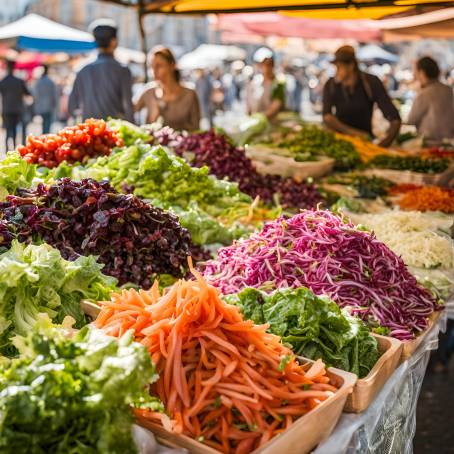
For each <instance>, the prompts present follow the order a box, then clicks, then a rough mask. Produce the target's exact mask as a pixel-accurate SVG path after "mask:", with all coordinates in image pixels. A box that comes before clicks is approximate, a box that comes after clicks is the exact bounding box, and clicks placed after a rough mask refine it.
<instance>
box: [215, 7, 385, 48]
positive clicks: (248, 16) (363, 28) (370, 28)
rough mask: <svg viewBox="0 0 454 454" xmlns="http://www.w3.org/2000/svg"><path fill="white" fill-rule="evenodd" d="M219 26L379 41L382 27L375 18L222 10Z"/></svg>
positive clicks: (269, 33) (237, 30) (283, 34)
mask: <svg viewBox="0 0 454 454" xmlns="http://www.w3.org/2000/svg"><path fill="white" fill-rule="evenodd" d="M216 28H217V29H218V30H220V31H222V32H227V33H232V34H246V33H251V34H255V35H259V36H276V37H287V38H289V37H292V38H293V37H294V38H304V39H313V38H317V39H355V40H357V41H363V42H364V41H379V40H380V39H381V35H382V34H381V32H380V29H379V28H378V27H377V25H376V24H375V22H374V21H371V20H358V21H353V20H349V21H346V20H344V21H342V20H323V19H305V18H295V17H286V16H282V15H280V14H277V13H240V14H220V15H218V16H217V23H216Z"/></svg>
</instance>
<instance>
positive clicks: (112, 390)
mask: <svg viewBox="0 0 454 454" xmlns="http://www.w3.org/2000/svg"><path fill="white" fill-rule="evenodd" d="M16 345H17V347H18V348H19V350H20V352H21V354H22V355H21V357H20V358H19V359H14V360H12V361H10V362H9V364H5V365H4V366H3V368H2V369H0V415H1V417H0V452H2V453H5V454H9V453H11V454H15V453H17V452H30V453H45V452H53V453H61V454H63V453H87V454H88V453H90V454H91V453H93V454H94V453H101V454H110V453H113V454H117V453H118V454H120V453H126V454H128V453H135V452H137V450H136V447H135V445H134V441H133V439H132V423H133V418H132V414H131V412H130V408H129V406H130V405H131V404H134V403H135V402H144V405H148V406H149V408H154V409H155V411H162V404H160V402H159V401H158V400H157V399H156V398H150V397H148V393H147V389H146V385H148V384H150V383H153V382H154V381H156V379H157V374H156V371H155V368H154V366H153V364H152V363H151V360H150V356H149V354H148V352H147V350H146V348H145V347H143V346H142V345H140V344H138V343H135V342H133V341H132V335H131V333H126V334H125V336H123V337H122V338H120V339H117V338H113V337H110V336H107V335H105V334H104V333H103V332H101V331H99V330H96V329H95V328H89V327H85V328H83V329H82V330H81V331H79V332H77V333H76V334H73V333H71V331H70V330H69V331H68V330H67V329H64V328H62V327H56V326H53V325H52V324H51V323H50V320H49V318H47V317H40V318H39V319H38V320H37V323H36V324H35V326H34V328H33V329H32V330H31V331H30V332H29V333H28V334H27V335H26V336H24V337H22V338H19V339H17V340H16ZM147 402H148V404H147Z"/></svg>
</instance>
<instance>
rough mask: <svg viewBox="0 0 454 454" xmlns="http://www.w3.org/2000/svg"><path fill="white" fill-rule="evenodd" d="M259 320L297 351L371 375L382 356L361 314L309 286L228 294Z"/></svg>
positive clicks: (248, 290) (360, 374) (361, 374)
mask: <svg viewBox="0 0 454 454" xmlns="http://www.w3.org/2000/svg"><path fill="white" fill-rule="evenodd" d="M224 298H225V299H226V300H227V301H228V302H229V303H231V304H235V305H237V306H239V307H240V309H241V312H242V313H243V315H244V317H245V318H247V319H250V320H253V321H254V323H256V324H263V323H268V324H269V329H268V331H269V332H271V333H273V334H276V335H278V336H280V337H281V338H282V341H283V342H284V343H286V344H289V345H291V347H292V349H293V351H294V352H295V353H296V354H297V355H301V356H305V357H306V358H310V359H318V358H321V359H322V360H323V361H324V362H325V363H326V364H327V365H328V366H333V367H337V368H339V369H343V370H347V371H349V372H353V373H355V374H357V375H358V376H359V377H365V376H366V375H367V374H368V373H369V371H370V370H371V369H372V367H373V366H374V364H375V363H376V362H377V360H378V358H379V357H380V353H379V350H378V344H377V341H376V339H375V338H374V337H373V336H372V335H371V334H370V332H369V330H368V328H367V327H366V325H365V324H364V323H363V322H362V321H361V320H360V319H359V318H357V317H353V316H351V315H349V314H348V313H347V311H345V310H343V309H340V308H339V307H338V306H337V304H336V303H334V302H333V301H331V300H330V299H329V298H327V297H324V296H316V295H314V294H313V293H312V292H311V291H310V290H308V289H307V288H305V287H300V288H298V289H280V290H276V291H275V292H273V293H270V294H267V293H264V292H262V291H259V290H256V289H253V288H246V289H244V290H243V291H241V292H240V293H238V294H235V295H229V296H226V297H224Z"/></svg>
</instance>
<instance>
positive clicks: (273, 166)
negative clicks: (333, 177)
mask: <svg viewBox="0 0 454 454" xmlns="http://www.w3.org/2000/svg"><path fill="white" fill-rule="evenodd" d="M246 155H247V157H248V158H249V159H251V160H252V162H253V163H254V166H255V168H256V169H257V172H259V173H262V174H265V175H266V174H270V175H281V176H282V177H292V178H294V179H295V180H297V181H303V180H306V179H307V178H320V177H323V176H325V175H327V174H328V173H330V172H331V171H332V170H333V167H334V159H332V158H325V157H321V158H320V159H317V160H315V161H302V162H299V161H295V160H294V159H293V158H292V157H291V156H284V155H282V154H278V152H273V148H270V147H266V146H260V145H253V146H249V147H248V148H247V151H246Z"/></svg>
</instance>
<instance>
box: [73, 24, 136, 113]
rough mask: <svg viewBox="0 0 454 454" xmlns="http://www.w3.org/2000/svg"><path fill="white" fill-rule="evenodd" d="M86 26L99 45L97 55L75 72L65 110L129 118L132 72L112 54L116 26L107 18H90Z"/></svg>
mask: <svg viewBox="0 0 454 454" xmlns="http://www.w3.org/2000/svg"><path fill="white" fill-rule="evenodd" d="M90 29H91V31H92V33H93V37H94V38H95V41H96V45H97V47H98V49H99V52H98V58H97V59H96V60H95V61H93V62H92V63H89V64H88V65H86V66H84V67H83V68H82V69H81V70H80V71H79V72H78V74H77V76H76V79H75V81H74V86H73V89H72V91H71V94H70V95H69V101H68V111H69V113H70V115H72V116H76V115H77V114H78V113H79V112H80V113H81V115H82V117H83V119H87V118H92V117H93V118H103V119H107V118H108V117H112V118H122V119H125V120H129V121H133V108H132V76H131V72H130V71H129V69H128V68H127V67H126V66H123V65H121V64H120V63H119V62H118V61H117V60H115V58H114V51H115V49H116V47H117V26H116V24H115V22H113V21H112V20H110V19H99V20H97V21H95V22H93V23H92V24H91V26H90Z"/></svg>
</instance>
